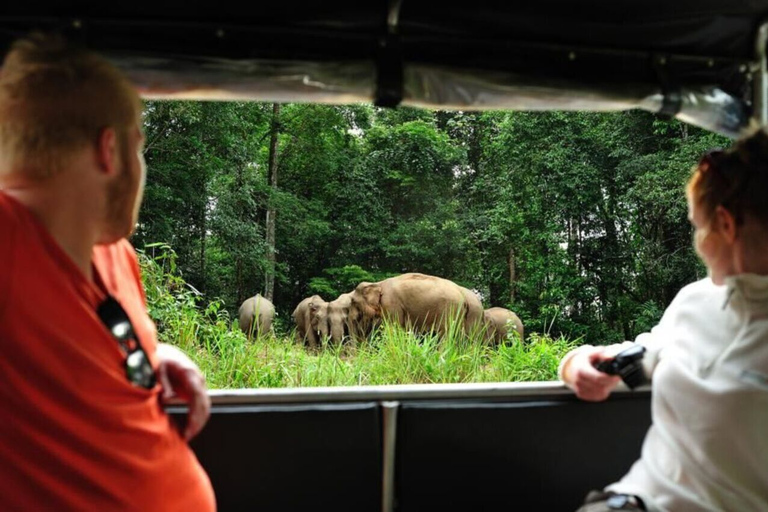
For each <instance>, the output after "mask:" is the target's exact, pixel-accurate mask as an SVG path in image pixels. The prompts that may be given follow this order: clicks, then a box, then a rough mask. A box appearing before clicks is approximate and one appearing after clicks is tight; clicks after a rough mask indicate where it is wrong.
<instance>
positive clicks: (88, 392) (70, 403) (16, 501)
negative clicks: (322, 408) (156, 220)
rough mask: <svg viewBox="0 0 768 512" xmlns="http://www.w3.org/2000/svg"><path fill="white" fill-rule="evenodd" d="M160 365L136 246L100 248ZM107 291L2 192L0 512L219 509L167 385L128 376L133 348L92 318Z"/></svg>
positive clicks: (101, 261)
mask: <svg viewBox="0 0 768 512" xmlns="http://www.w3.org/2000/svg"><path fill="white" fill-rule="evenodd" d="M92 261H93V266H94V270H95V272H94V275H98V276H100V279H101V281H102V283H103V285H104V286H105V287H106V289H107V291H108V292H109V293H110V294H111V295H112V296H113V297H115V298H116V299H117V301H118V302H120V304H121V305H122V306H123V308H124V309H125V311H126V312H127V314H128V316H129V317H130V319H131V322H132V323H133V326H134V330H135V332H136V334H137V336H138V337H139V340H140V341H141V343H142V345H143V347H144V349H145V350H146V351H147V352H148V354H149V357H150V360H151V361H152V363H153V366H154V367H155V368H157V358H156V348H157V337H156V332H155V326H154V324H153V323H152V320H150V318H149V316H148V315H147V311H146V305H145V297H144V290H143V288H142V285H141V280H140V277H139V268H138V264H137V260H136V254H135V252H134V251H133V249H132V247H131V245H130V244H129V243H128V242H127V241H126V240H122V241H120V242H117V243H115V244H112V245H108V246H99V247H96V248H95V249H94V251H93V260H92ZM104 299H105V294H104V292H103V291H102V289H101V288H100V287H99V286H96V285H95V284H94V283H92V282H90V281H88V280H87V279H86V278H85V276H84V275H83V274H82V272H80V270H79V269H78V268H77V267H76V266H75V264H74V262H73V261H72V260H71V259H70V258H69V257H68V256H67V255H66V253H64V251H63V250H62V249H61V248H60V247H59V245H58V244H57V243H56V241H55V240H54V239H53V238H52V237H51V236H50V234H49V233H48V232H47V230H46V229H45V228H44V227H43V226H42V224H40V223H39V221H37V219H36V218H35V217H34V216H33V215H32V214H31V213H30V212H29V211H28V210H27V209H26V208H25V207H24V206H22V205H21V204H20V203H18V202H17V201H16V200H14V199H12V198H10V197H8V196H7V195H5V194H3V193H2V192H0V509H2V510H8V511H16V510H19V511H43V510H55V511H57V512H62V511H70V510H71V511H83V510H94V511H107V510H108V511H118V510H121V511H122V510H134V511H184V512H196V511H204V512H210V511H212V510H215V508H216V505H215V500H214V495H213V489H212V488H211V484H210V481H209V479H208V476H207V475H206V474H205V471H204V470H203V468H202V467H201V466H200V463H199V462H198V461H197V458H196V457H195V455H194V453H193V452H192V450H191V449H190V448H189V447H188V446H187V444H186V442H185V441H184V440H183V439H182V437H181V436H180V434H179V433H178V431H177V429H176V428H175V426H174V425H173V424H172V422H171V419H170V418H169V416H168V415H167V414H166V413H165V412H164V410H163V408H162V407H161V405H160V399H159V395H160V391H161V389H160V385H159V384H158V385H156V386H155V387H154V388H153V389H144V388H140V387H136V386H134V385H132V384H131V383H130V382H129V381H128V379H127V377H126V375H125V367H124V361H125V354H124V352H123V351H122V349H121V348H120V346H119V345H118V343H117V341H116V340H115V339H114V338H113V337H112V335H111V334H110V332H109V331H107V329H106V328H105V327H104V325H103V324H102V323H101V321H100V320H99V318H98V316H97V315H96V308H97V306H98V305H99V304H100V303H101V301H102V300H104Z"/></svg>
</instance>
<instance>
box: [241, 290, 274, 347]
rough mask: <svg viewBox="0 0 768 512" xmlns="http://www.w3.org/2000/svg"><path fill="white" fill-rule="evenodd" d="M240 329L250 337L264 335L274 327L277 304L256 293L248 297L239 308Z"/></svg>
mask: <svg viewBox="0 0 768 512" xmlns="http://www.w3.org/2000/svg"><path fill="white" fill-rule="evenodd" d="M238 317H239V318H240V329H242V331H243V332H244V333H245V334H246V335H247V336H248V338H249V339H250V338H253V337H259V336H263V335H265V334H266V333H268V332H269V331H270V329H271V328H272V320H274V318H275V306H274V305H273V304H272V302H270V301H269V300H268V299H267V298H265V297H262V296H261V295H260V294H258V293H257V294H256V295H254V296H253V297H251V298H250V299H246V300H245V302H243V304H242V305H241V306H240V309H239V310H238Z"/></svg>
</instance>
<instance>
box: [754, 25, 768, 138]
mask: <svg viewBox="0 0 768 512" xmlns="http://www.w3.org/2000/svg"><path fill="white" fill-rule="evenodd" d="M766 46H768V23H763V24H762V25H760V29H759V30H758V31H757V40H756V42H755V56H756V57H757V60H758V64H759V66H760V68H759V71H758V73H757V77H755V80H754V83H753V85H754V88H755V91H754V98H755V115H756V117H757V119H758V121H760V126H765V125H766V124H768V62H767V61H766V51H767V50H766Z"/></svg>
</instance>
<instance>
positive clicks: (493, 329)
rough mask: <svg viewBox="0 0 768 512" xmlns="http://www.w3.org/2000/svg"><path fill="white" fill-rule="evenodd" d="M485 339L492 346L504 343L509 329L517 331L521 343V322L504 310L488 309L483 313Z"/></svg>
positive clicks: (511, 313)
mask: <svg viewBox="0 0 768 512" xmlns="http://www.w3.org/2000/svg"><path fill="white" fill-rule="evenodd" d="M483 316H484V318H485V339H486V340H487V341H490V342H491V343H493V344H496V345H498V344H499V343H504V340H506V339H507V333H508V332H509V330H510V329H514V330H515V331H517V334H519V335H520V341H523V322H521V321H520V318H518V316H517V315H516V314H514V313H513V312H512V311H510V310H508V309H504V308H488V309H486V310H485V311H484V313H483Z"/></svg>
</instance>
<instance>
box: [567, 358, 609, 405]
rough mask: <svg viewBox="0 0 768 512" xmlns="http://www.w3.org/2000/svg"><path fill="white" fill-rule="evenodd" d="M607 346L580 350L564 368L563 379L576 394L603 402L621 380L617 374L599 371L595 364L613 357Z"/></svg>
mask: <svg viewBox="0 0 768 512" xmlns="http://www.w3.org/2000/svg"><path fill="white" fill-rule="evenodd" d="M605 349H606V347H590V348H588V349H586V350H579V351H578V352H577V353H575V354H574V355H573V357H572V358H571V360H570V361H568V362H567V365H566V366H565V368H563V381H564V382H565V384H566V385H567V386H568V387H569V388H571V389H573V390H574V391H575V392H576V396H577V397H579V398H581V399H582V400H587V401H589V402H601V401H603V400H605V399H606V398H608V395H610V394H611V391H612V390H613V388H615V387H616V385H618V383H619V382H621V378H620V377H619V376H617V375H608V374H607V373H603V372H601V371H598V370H597V369H596V368H595V366H594V365H596V364H597V363H599V362H601V361H604V360H606V359H611V358H612V357H614V355H615V354H606V350H605Z"/></svg>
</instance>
